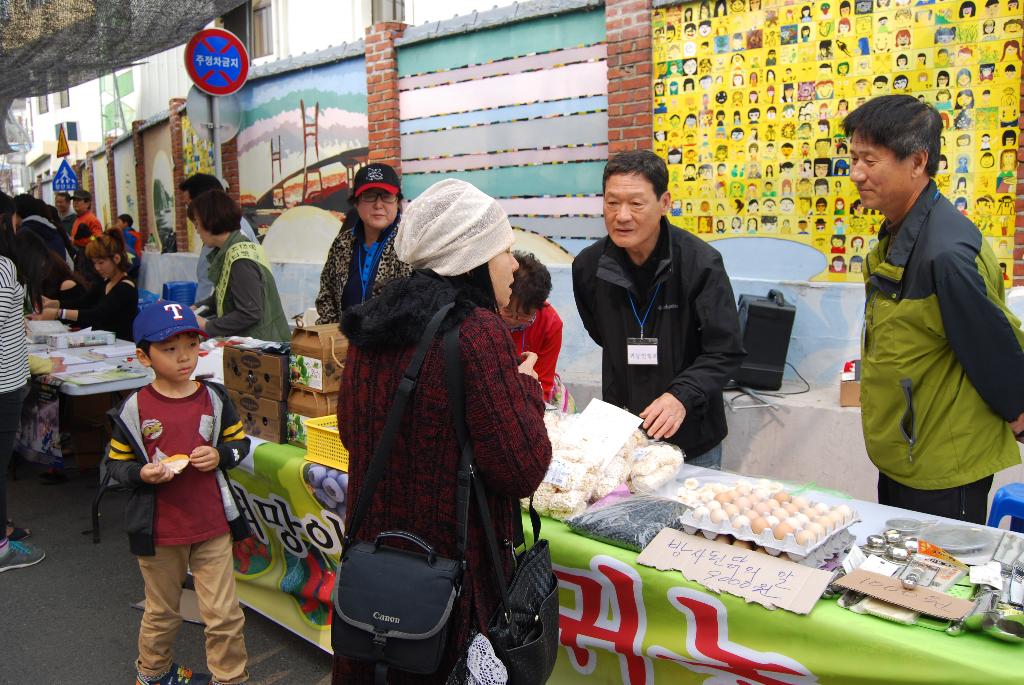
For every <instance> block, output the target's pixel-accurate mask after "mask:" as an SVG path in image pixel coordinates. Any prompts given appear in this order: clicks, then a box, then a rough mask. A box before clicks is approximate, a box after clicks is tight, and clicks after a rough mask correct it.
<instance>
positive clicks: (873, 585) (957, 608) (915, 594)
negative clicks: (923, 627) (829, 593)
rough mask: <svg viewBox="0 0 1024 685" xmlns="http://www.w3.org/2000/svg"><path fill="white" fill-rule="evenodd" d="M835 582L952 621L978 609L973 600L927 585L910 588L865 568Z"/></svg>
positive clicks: (894, 579) (876, 597) (896, 579)
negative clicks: (936, 589) (931, 588)
mask: <svg viewBox="0 0 1024 685" xmlns="http://www.w3.org/2000/svg"><path fill="white" fill-rule="evenodd" d="M835 584H836V585H838V586H840V587H845V588H847V589H848V590H854V591H856V592H860V593H863V594H865V595H867V596H869V597H874V598H875V599H881V600H883V601H886V602H889V603H891V604H895V605H897V606H901V607H904V608H906V609H912V610H914V611H917V612H919V613H922V614H927V615H928V616H935V617H936V618H944V619H948V620H950V621H959V620H960V619H962V618H963V617H964V616H966V615H967V614H968V613H969V612H970V611H971V609H972V608H974V604H973V602H970V601H969V600H966V599H961V598H959V597H953V596H952V595H947V594H945V593H943V592H936V591H935V590H929V589H928V588H923V587H915V588H914V589H913V590H907V589H906V588H904V587H903V584H902V583H901V582H900V579H899V578H887V577H886V576H883V575H881V574H878V573H872V572H871V571H864V570H861V569H857V570H856V571H854V572H853V573H850V574H847V575H845V576H843V577H842V578H840V579H839V580H837V581H836V583H835Z"/></svg>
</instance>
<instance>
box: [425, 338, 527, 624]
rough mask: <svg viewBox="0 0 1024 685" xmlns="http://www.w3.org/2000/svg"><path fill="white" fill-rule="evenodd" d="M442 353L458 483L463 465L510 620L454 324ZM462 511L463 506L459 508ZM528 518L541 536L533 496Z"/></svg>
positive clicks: (462, 527)
mask: <svg viewBox="0 0 1024 685" xmlns="http://www.w3.org/2000/svg"><path fill="white" fill-rule="evenodd" d="M444 354H445V376H446V377H447V380H448V401H449V402H450V403H451V406H452V417H453V418H454V421H455V434H456V435H457V436H458V438H459V445H460V446H461V449H462V458H461V460H460V468H459V471H460V475H459V477H460V483H459V484H460V486H461V484H462V481H461V478H462V471H463V469H462V466H461V465H466V466H467V467H468V468H467V469H466V470H467V472H468V478H469V479H470V480H471V481H472V485H473V492H474V494H475V495H476V504H477V508H478V509H479V510H480V519H481V521H482V524H483V529H484V534H485V535H486V537H487V547H488V549H489V550H490V556H491V565H492V566H493V567H494V575H495V577H496V578H497V580H498V590H499V592H500V593H501V604H502V608H503V610H504V611H503V614H504V616H505V620H506V621H511V617H512V611H511V608H510V604H509V598H508V580H507V579H506V578H505V574H504V573H503V572H502V569H503V568H504V565H503V564H502V563H501V552H500V551H499V550H498V540H497V536H496V535H495V534H494V524H493V522H492V521H491V512H490V510H489V509H488V508H487V494H486V492H485V491H484V485H483V482H481V480H480V479H479V478H477V477H476V474H475V471H474V468H473V444H472V443H471V442H470V440H469V431H468V430H467V428H466V399H465V397H466V388H465V382H464V378H463V369H462V358H461V356H460V354H459V329H458V328H454V329H452V330H451V331H448V333H446V334H445V336H444ZM460 511H464V510H460ZM467 513H468V512H467ZM530 522H531V523H532V524H533V541H534V543H536V542H537V540H539V539H540V515H539V514H538V513H537V510H536V509H534V508H533V498H532V497H531V498H530ZM459 524H460V529H462V530H465V528H466V526H463V522H462V521H460V522H459Z"/></svg>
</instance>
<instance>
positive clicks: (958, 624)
mask: <svg viewBox="0 0 1024 685" xmlns="http://www.w3.org/2000/svg"><path fill="white" fill-rule="evenodd" d="M998 600H999V593H998V592H996V591H995V589H993V588H988V587H985V586H979V587H978V590H977V591H976V592H975V593H974V599H973V601H974V608H972V609H971V610H970V612H968V614H967V615H966V616H964V617H963V618H962V619H960V620H959V621H953V622H952V623H950V624H949V627H948V628H946V633H948V634H949V635H961V634H962V633H963V632H964V628H970V629H971V630H980V629H981V625H982V621H983V619H984V617H985V616H986V615H988V614H990V613H992V612H994V611H995V608H996V602H997V601H998Z"/></svg>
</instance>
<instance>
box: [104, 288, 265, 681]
mask: <svg viewBox="0 0 1024 685" xmlns="http://www.w3.org/2000/svg"><path fill="white" fill-rule="evenodd" d="M133 332H134V334H135V342H136V345H137V346H138V350H137V355H138V358H139V361H140V362H142V363H143V364H144V365H146V366H148V367H149V368H151V369H152V370H153V372H154V374H155V375H156V377H155V378H154V379H153V382H152V383H151V384H149V385H147V386H146V387H144V388H142V389H140V390H138V391H137V392H135V393H133V394H132V395H131V396H129V397H128V399H126V400H125V401H124V403H123V404H122V405H121V406H120V407H118V408H117V409H114V410H112V411H111V412H110V417H111V421H112V423H113V431H112V437H111V439H110V447H109V450H108V452H107V459H106V465H107V468H108V469H109V470H110V473H111V475H113V477H114V478H115V479H117V481H118V482H119V483H121V484H122V485H124V486H126V487H128V488H131V489H132V490H134V492H133V494H132V496H131V498H130V499H129V500H128V504H127V510H126V512H125V513H126V516H125V519H126V524H127V527H128V541H129V546H130V548H131V551H132V553H133V554H135V555H137V556H138V559H139V568H140V570H141V571H142V578H143V581H144V582H145V585H146V610H145V614H144V615H143V617H142V625H141V627H140V628H139V658H138V661H137V662H136V670H137V671H138V676H137V679H136V685H154V684H159V685H200V684H203V685H205V684H207V683H213V684H218V683H219V684H221V685H235V684H236V683H244V682H246V681H247V680H248V678H249V673H248V671H247V670H246V661H247V655H246V650H245V640H244V636H243V634H242V628H243V625H244V622H245V619H244V616H243V614H242V609H241V607H239V605H238V597H237V595H236V593H235V577H234V566H233V560H232V553H231V552H232V540H233V539H234V540H241V539H244V538H247V537H249V535H250V531H249V526H248V524H247V523H246V521H245V519H244V518H243V517H242V515H241V514H240V511H241V509H240V507H239V505H238V502H237V501H236V500H235V496H234V493H233V492H232V490H231V487H230V485H229V483H228V475H227V470H228V469H230V468H233V467H234V466H237V465H238V463H239V462H240V461H242V459H243V458H245V456H246V455H247V454H248V452H249V438H247V437H246V435H245V431H243V430H242V422H241V420H240V419H239V417H238V412H237V410H236V409H235V407H234V405H233V404H232V402H231V400H230V399H228V396H227V392H226V391H225V390H224V388H223V387H222V386H220V385H217V384H215V383H209V382H205V381H203V382H200V381H195V380H192V374H193V373H194V372H195V369H196V363H197V362H198V360H199V339H200V337H205V335H206V334H205V333H203V331H202V329H200V327H199V323H198V321H196V317H195V314H193V313H192V310H191V309H189V308H188V307H187V306H185V305H182V304H178V303H177V302H166V301H161V302H157V303H155V304H152V305H150V306H148V307H146V308H145V309H144V310H142V311H141V312H140V313H139V315H138V316H137V317H136V319H135V323H134V325H133ZM189 569H191V571H192V576H193V579H194V580H195V588H196V596H197V598H198V600H199V613H200V615H201V616H202V619H203V623H204V624H205V625H206V629H205V631H206V660H207V666H208V668H209V669H210V672H211V673H210V675H207V674H200V673H193V672H192V671H190V670H189V669H187V668H185V667H183V666H180V665H178V664H176V663H174V662H173V659H172V657H171V649H172V647H173V646H174V638H175V636H176V635H177V633H178V627H179V626H180V625H181V615H180V614H179V603H180V599H181V586H182V583H183V582H184V580H185V575H186V572H187V571H188V570H189Z"/></svg>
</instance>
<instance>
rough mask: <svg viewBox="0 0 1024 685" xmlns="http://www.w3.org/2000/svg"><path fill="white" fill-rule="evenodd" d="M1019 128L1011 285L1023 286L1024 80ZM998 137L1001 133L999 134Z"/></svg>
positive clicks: (1021, 90)
mask: <svg viewBox="0 0 1024 685" xmlns="http://www.w3.org/2000/svg"><path fill="white" fill-rule="evenodd" d="M1017 123H1018V124H1020V128H1019V130H1018V132H1017V145H1018V147H1017V193H1016V194H1017V202H1016V203H1015V205H1014V206H1015V210H1016V212H1017V224H1016V230H1015V231H1014V235H1013V284H1014V285H1024V79H1022V80H1021V83H1020V120H1019V121H1018V122H1017ZM1000 135H1002V133H1001V132H1000Z"/></svg>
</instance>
